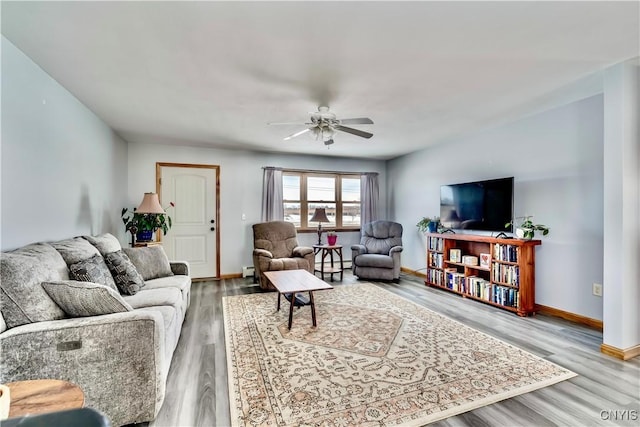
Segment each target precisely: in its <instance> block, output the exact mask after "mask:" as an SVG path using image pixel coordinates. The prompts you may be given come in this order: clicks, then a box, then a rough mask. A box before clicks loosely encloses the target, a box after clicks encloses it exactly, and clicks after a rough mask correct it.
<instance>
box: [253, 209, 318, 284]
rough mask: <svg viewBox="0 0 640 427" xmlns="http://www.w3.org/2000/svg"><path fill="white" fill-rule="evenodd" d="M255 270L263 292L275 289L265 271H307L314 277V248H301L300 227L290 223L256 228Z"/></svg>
mask: <svg viewBox="0 0 640 427" xmlns="http://www.w3.org/2000/svg"><path fill="white" fill-rule="evenodd" d="M253 247H254V249H253V267H254V269H255V272H254V280H255V279H256V278H257V279H258V281H259V283H260V287H261V288H262V289H274V287H273V286H272V285H271V283H270V282H269V280H268V279H267V278H266V277H265V276H264V274H263V273H264V272H265V271H278V270H298V269H301V270H307V271H308V272H309V273H311V274H313V272H314V267H315V254H314V252H313V248H311V247H307V246H299V245H298V234H297V233H296V227H295V226H294V225H293V224H292V223H290V222H286V221H270V222H262V223H258V224H254V225H253Z"/></svg>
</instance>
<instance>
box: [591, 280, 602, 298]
mask: <svg viewBox="0 0 640 427" xmlns="http://www.w3.org/2000/svg"><path fill="white" fill-rule="evenodd" d="M593 294H594V295H595V296H597V297H601V296H602V284H600V283H594V284H593Z"/></svg>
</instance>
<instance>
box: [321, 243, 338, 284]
mask: <svg viewBox="0 0 640 427" xmlns="http://www.w3.org/2000/svg"><path fill="white" fill-rule="evenodd" d="M313 251H314V253H315V254H316V255H317V254H318V253H320V256H321V258H322V259H321V261H320V269H319V270H318V269H316V270H315V271H316V272H319V273H320V277H322V280H324V275H325V273H328V274H331V281H332V282H333V275H334V274H336V273H340V281H342V271H343V270H344V263H343V261H342V245H313ZM334 253H335V254H336V255H337V256H338V259H339V260H340V267H336V266H335V265H334V263H333V254H334ZM327 255H329V258H330V259H331V267H328V266H327V267H325V266H324V259H325V258H326V257H327Z"/></svg>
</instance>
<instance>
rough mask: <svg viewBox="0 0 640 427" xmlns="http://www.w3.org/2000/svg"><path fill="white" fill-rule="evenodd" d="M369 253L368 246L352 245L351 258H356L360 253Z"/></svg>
mask: <svg viewBox="0 0 640 427" xmlns="http://www.w3.org/2000/svg"><path fill="white" fill-rule="evenodd" d="M366 253H367V248H365V247H364V245H351V258H352V259H353V258H355V257H357V256H358V255H363V254H366Z"/></svg>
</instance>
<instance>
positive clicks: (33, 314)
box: [0, 243, 69, 328]
mask: <svg viewBox="0 0 640 427" xmlns="http://www.w3.org/2000/svg"><path fill="white" fill-rule="evenodd" d="M68 278H69V276H68V271H67V264H66V263H65V262H64V259H62V256H60V254H59V253H58V251H56V250H55V249H54V248H52V247H51V246H50V245H48V244H46V243H36V244H32V245H28V246H24V247H22V248H20V249H16V250H15V251H11V252H4V253H2V254H1V255H0V308H1V309H2V316H3V317H4V320H5V322H6V323H7V328H13V327H15V326H20V325H24V324H26V323H33V322H43V321H47V320H56V319H63V318H64V312H63V311H62V310H61V309H60V307H58V305H57V304H56V303H55V302H53V301H52V300H51V298H49V295H47V293H46V292H45V291H44V290H43V289H42V286H40V284H41V283H42V282H44V281H51V280H66V279H68Z"/></svg>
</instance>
